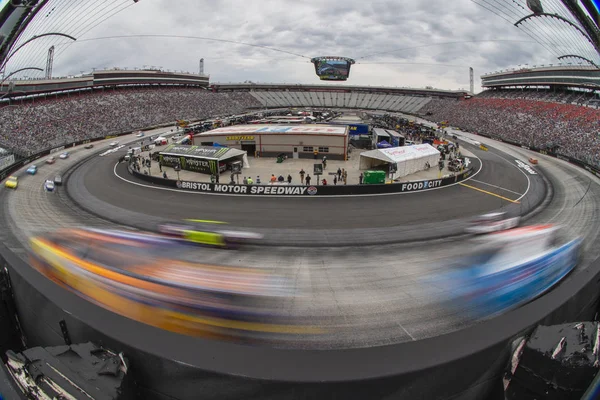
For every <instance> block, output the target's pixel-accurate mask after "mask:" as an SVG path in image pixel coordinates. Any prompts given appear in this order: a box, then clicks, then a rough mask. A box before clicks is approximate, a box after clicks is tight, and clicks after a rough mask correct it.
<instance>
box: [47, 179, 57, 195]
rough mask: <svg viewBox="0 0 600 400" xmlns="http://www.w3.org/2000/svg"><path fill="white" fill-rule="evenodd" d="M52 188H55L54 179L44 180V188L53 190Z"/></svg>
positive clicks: (48, 190)
mask: <svg viewBox="0 0 600 400" xmlns="http://www.w3.org/2000/svg"><path fill="white" fill-rule="evenodd" d="M54 188H55V186H54V181H52V180H50V179H48V180H46V182H44V190H45V191H46V192H54Z"/></svg>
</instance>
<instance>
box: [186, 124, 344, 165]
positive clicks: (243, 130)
mask: <svg viewBox="0 0 600 400" xmlns="http://www.w3.org/2000/svg"><path fill="white" fill-rule="evenodd" d="M193 143H194V145H196V146H215V145H217V146H218V145H221V146H226V147H231V148H234V149H239V150H244V151H246V152H247V153H248V156H255V157H276V156H278V155H280V154H282V153H283V154H286V155H287V156H288V157H290V158H313V157H314V156H315V152H316V154H317V157H319V158H321V157H323V156H327V158H329V159H337V160H346V159H347V156H348V127H347V126H340V125H316V124H304V125H237V126H229V127H225V128H218V129H213V130H211V131H207V132H203V133H200V134H197V135H195V136H194V138H193Z"/></svg>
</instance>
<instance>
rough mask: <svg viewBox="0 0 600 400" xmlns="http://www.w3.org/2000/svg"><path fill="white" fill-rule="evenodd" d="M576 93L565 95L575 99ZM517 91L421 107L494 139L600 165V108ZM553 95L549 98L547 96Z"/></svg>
mask: <svg viewBox="0 0 600 400" xmlns="http://www.w3.org/2000/svg"><path fill="white" fill-rule="evenodd" d="M572 95H573V94H571V95H570V96H569V97H563V99H573V98H575V97H574V96H572ZM513 96H514V92H512V93H507V94H506V97H505V98H496V97H490V94H489V93H484V94H483V95H482V96H478V97H476V98H473V99H470V100H462V101H451V100H439V99H436V100H433V101H431V102H430V103H428V104H427V105H426V106H425V107H423V108H421V110H420V114H422V115H423V116H424V117H425V118H427V119H430V120H433V121H436V122H441V121H449V123H450V125H451V126H456V127H460V128H462V129H464V130H467V131H470V132H475V133H485V134H486V135H489V136H491V137H494V138H501V139H505V140H510V141H513V142H518V143H520V144H522V145H526V146H532V147H538V148H542V149H552V148H558V150H557V151H558V153H559V154H562V155H565V156H570V157H574V158H577V159H579V160H582V161H585V162H588V163H590V164H592V165H595V166H600V110H598V109H596V108H590V107H583V106H580V105H575V104H566V103H556V102H550V101H541V100H538V99H536V100H531V98H532V97H533V98H535V96H536V95H535V94H532V93H525V92H523V93H522V94H521V96H522V97H521V98H517V97H513ZM546 99H548V97H546Z"/></svg>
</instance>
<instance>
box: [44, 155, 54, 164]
mask: <svg viewBox="0 0 600 400" xmlns="http://www.w3.org/2000/svg"><path fill="white" fill-rule="evenodd" d="M55 162H56V158H55V157H54V156H52V157H50V158H49V159H47V160H46V164H54V163H55Z"/></svg>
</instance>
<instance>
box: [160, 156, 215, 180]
mask: <svg viewBox="0 0 600 400" xmlns="http://www.w3.org/2000/svg"><path fill="white" fill-rule="evenodd" d="M159 160H160V162H161V164H162V165H163V166H165V167H175V166H176V165H179V166H180V167H181V169H184V170H187V171H194V172H200V173H202V174H209V175H211V174H215V175H216V174H217V165H218V161H217V160H199V159H197V158H190V157H184V156H179V157H178V156H168V155H163V154H161V155H160V156H159Z"/></svg>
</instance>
